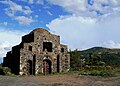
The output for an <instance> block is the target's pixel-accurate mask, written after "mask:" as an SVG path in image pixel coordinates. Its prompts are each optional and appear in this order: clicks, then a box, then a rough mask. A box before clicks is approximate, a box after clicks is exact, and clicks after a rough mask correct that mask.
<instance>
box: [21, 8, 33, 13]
mask: <svg viewBox="0 0 120 86" xmlns="http://www.w3.org/2000/svg"><path fill="white" fill-rule="evenodd" d="M23 12H24V13H25V14H31V13H32V10H31V9H30V7H28V6H25V10H24V11H23Z"/></svg>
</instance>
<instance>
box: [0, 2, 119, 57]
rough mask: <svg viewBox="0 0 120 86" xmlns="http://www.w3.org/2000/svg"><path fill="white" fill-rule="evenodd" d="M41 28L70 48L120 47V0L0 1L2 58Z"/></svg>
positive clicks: (0, 47) (0, 54) (0, 50)
mask: <svg viewBox="0 0 120 86" xmlns="http://www.w3.org/2000/svg"><path fill="white" fill-rule="evenodd" d="M37 27H43V28H45V29H47V30H49V31H50V32H52V33H54V34H58V35H60V36H61V42H62V43H64V44H67V45H68V47H69V49H73V50H74V49H79V50H83V49H88V48H91V47H94V46H102V47H108V48H120V38H119V37H120V28H119V27H120V0H0V58H1V59H2V57H4V56H5V54H6V52H7V51H9V50H11V47H12V46H14V45H17V44H19V43H20V41H21V36H23V35H25V34H27V33H29V32H30V31H32V30H33V29H35V28H37Z"/></svg>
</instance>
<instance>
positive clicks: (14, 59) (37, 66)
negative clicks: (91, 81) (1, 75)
mask: <svg viewBox="0 0 120 86" xmlns="http://www.w3.org/2000/svg"><path fill="white" fill-rule="evenodd" d="M3 66H4V67H9V68H10V69H11V72H12V73H14V74H17V75H36V74H39V73H43V74H49V73H55V72H63V71H69V69H70V55H69V53H68V49H67V46H66V45H63V44H60V36H58V35H55V34H51V33H50V32H49V31H47V30H45V29H43V28H37V29H35V30H33V31H32V32H30V33H29V34H27V35H25V36H23V37H22V42H21V43H20V44H19V45H17V46H14V47H12V51H10V52H7V54H6V57H4V60H3Z"/></svg>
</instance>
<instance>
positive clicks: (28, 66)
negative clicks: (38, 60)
mask: <svg viewBox="0 0 120 86" xmlns="http://www.w3.org/2000/svg"><path fill="white" fill-rule="evenodd" d="M27 74H28V75H32V61H31V60H28V61H27Z"/></svg>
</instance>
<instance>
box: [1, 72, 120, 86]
mask: <svg viewBox="0 0 120 86" xmlns="http://www.w3.org/2000/svg"><path fill="white" fill-rule="evenodd" d="M0 86H120V75H117V76H115V77H109V78H105V77H97V76H80V75H72V74H71V75H70V74H69V75H68V74H64V75H47V76H44V75H40V76H20V77H17V76H15V77H10V76H0Z"/></svg>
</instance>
